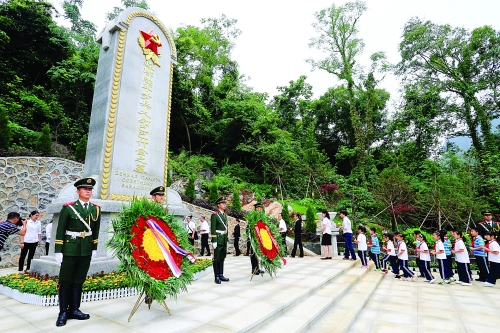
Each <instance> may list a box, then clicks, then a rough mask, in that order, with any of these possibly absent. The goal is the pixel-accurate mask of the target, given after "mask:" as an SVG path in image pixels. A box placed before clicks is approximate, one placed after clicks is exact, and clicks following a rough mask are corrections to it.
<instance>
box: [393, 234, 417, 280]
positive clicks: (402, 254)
mask: <svg viewBox="0 0 500 333" xmlns="http://www.w3.org/2000/svg"><path fill="white" fill-rule="evenodd" d="M396 239H397V240H398V241H399V244H398V254H397V256H398V259H399V268H400V269H401V270H402V271H403V277H402V278H401V279H400V280H402V281H406V280H407V279H408V278H411V280H412V281H415V279H416V278H417V276H416V275H415V274H414V273H413V272H412V271H410V268H408V248H407V247H406V243H405V238H404V235H403V234H402V233H400V232H398V233H396Z"/></svg>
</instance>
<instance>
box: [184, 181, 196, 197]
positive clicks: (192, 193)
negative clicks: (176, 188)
mask: <svg viewBox="0 0 500 333" xmlns="http://www.w3.org/2000/svg"><path fill="white" fill-rule="evenodd" d="M195 180H196V176H195V175H194V174H193V175H191V176H189V181H188V183H187V185H186V191H185V192H184V193H185V194H186V196H187V197H188V198H189V201H193V200H194V198H196V191H195V189H194V181H195Z"/></svg>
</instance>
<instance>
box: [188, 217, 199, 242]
mask: <svg viewBox="0 0 500 333" xmlns="http://www.w3.org/2000/svg"><path fill="white" fill-rule="evenodd" d="M186 221H187V230H188V234H189V237H188V238H189V243H191V245H192V246H194V240H195V239H197V238H198V237H197V236H198V235H197V234H196V224H194V221H193V215H188V216H186Z"/></svg>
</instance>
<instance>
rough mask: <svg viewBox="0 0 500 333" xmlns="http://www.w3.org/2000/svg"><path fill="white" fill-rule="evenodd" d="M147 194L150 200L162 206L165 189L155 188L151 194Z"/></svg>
mask: <svg viewBox="0 0 500 333" xmlns="http://www.w3.org/2000/svg"><path fill="white" fill-rule="evenodd" d="M149 194H150V195H151V199H153V201H155V202H157V203H159V204H163V202H164V201H165V187H164V186H158V187H155V188H154V189H153V190H152V191H151V192H149Z"/></svg>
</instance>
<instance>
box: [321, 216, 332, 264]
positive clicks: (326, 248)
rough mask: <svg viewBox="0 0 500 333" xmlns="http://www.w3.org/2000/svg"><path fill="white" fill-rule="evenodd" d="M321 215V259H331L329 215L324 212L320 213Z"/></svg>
mask: <svg viewBox="0 0 500 333" xmlns="http://www.w3.org/2000/svg"><path fill="white" fill-rule="evenodd" d="M321 214H322V215H323V222H322V224H321V234H322V236H321V247H322V248H323V258H321V260H325V259H332V222H331V221H330V214H329V213H328V212H327V211H326V210H324V211H322V212H321Z"/></svg>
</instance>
